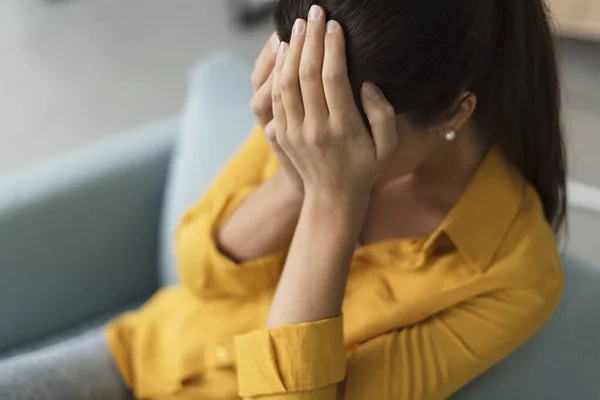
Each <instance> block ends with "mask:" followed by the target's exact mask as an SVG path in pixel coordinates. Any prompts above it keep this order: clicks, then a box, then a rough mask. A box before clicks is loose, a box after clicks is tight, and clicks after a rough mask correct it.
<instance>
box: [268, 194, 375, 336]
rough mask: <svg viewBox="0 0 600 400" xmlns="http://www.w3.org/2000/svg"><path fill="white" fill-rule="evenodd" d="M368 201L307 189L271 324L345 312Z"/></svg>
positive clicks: (302, 321)
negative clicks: (310, 192) (311, 192)
mask: <svg viewBox="0 0 600 400" xmlns="http://www.w3.org/2000/svg"><path fill="white" fill-rule="evenodd" d="M366 205H367V201H366V200H363V199H361V200H359V201H352V202H348V201H347V199H332V198H329V199H324V198H319V197H317V196H311V195H307V197H306V199H305V201H304V204H303V206H302V212H301V215H300V219H299V221H298V226H297V228H296V232H295V235H294V238H293V241H292V245H291V247H290V252H289V254H288V258H287V261H286V264H285V267H284V271H283V274H282V276H281V279H280V281H279V286H278V288H277V292H276V294H275V298H274V300H273V303H272V306H271V312H270V315H269V318H268V321H267V328H272V327H276V326H280V325H285V324H299V323H304V322H311V321H319V320H323V319H328V318H334V317H337V316H339V315H340V314H341V309H342V302H343V299H344V291H345V287H346V281H347V277H348V272H349V269H350V262H351V259H352V254H353V253H354V249H355V246H356V240H357V238H358V235H359V233H360V229H361V225H362V221H363V219H364V214H365V210H366Z"/></svg>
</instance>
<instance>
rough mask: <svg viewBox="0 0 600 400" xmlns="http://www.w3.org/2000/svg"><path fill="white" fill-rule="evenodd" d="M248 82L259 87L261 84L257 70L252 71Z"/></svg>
mask: <svg viewBox="0 0 600 400" xmlns="http://www.w3.org/2000/svg"><path fill="white" fill-rule="evenodd" d="M250 82H252V85H253V86H254V87H259V86H260V85H261V84H262V82H261V81H260V76H259V74H258V72H256V71H255V72H253V73H252V75H251V76H250Z"/></svg>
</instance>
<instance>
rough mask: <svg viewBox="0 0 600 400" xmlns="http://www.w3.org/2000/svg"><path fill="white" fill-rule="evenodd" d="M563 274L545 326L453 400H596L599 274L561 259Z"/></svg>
mask: <svg viewBox="0 0 600 400" xmlns="http://www.w3.org/2000/svg"><path fill="white" fill-rule="evenodd" d="M563 269H564V275H565V289H564V293H563V298H562V301H561V303H560V305H559V307H558V309H557V311H556V313H555V314H554V316H553V317H552V318H551V319H550V321H549V322H548V324H546V326H544V327H543V328H542V329H541V330H540V331H539V332H538V333H537V334H536V335H535V336H534V337H533V338H532V339H531V340H530V341H529V342H527V343H525V345H523V346H522V347H521V348H519V349H518V350H517V351H516V352H515V353H513V354H512V355H510V356H509V357H508V358H506V359H505V360H504V361H502V362H500V363H499V364H498V365H496V366H495V367H493V368H492V369H491V370H490V371H488V372H487V373H485V374H484V375H483V376H481V377H480V378H479V379H477V380H475V381H474V382H472V383H471V384H470V385H468V386H467V387H465V388H464V389H463V390H462V391H460V393H458V394H457V395H455V396H454V397H453V399H455V400H480V399H486V400H507V399H519V400H520V399H527V400H567V399H577V400H599V399H600V268H598V267H592V266H590V265H587V264H585V263H583V262H581V261H578V260H577V259H574V258H572V257H565V258H564V267H563Z"/></svg>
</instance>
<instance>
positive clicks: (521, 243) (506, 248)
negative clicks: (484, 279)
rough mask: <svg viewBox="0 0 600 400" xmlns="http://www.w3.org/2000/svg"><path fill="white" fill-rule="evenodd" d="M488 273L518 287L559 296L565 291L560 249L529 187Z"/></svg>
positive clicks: (535, 194)
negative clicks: (505, 279) (503, 278)
mask: <svg viewBox="0 0 600 400" xmlns="http://www.w3.org/2000/svg"><path fill="white" fill-rule="evenodd" d="M487 273H489V274H491V275H498V276H504V277H507V278H508V280H509V281H510V285H512V286H514V287H520V288H523V289H525V288H529V289H530V290H534V291H535V290H540V291H547V290H551V291H552V292H555V293H556V294H557V295H560V292H561V291H562V283H563V275H562V266H561V259H560V255H559V245H558V242H557V239H556V236H555V234H554V232H553V230H552V227H551V226H550V224H549V223H548V221H547V220H546V218H545V216H544V212H543V207H542V204H541V201H540V199H539V196H538V195H537V192H536V191H535V189H534V188H533V187H531V186H530V185H528V184H526V185H524V188H523V196H522V198H521V204H520V206H519V208H518V211H517V213H516V214H515V217H514V219H513V221H512V222H511V224H510V226H509V228H508V230H507V232H506V235H505V237H504V240H502V242H501V243H500V246H499V247H498V249H497V253H496V255H495V256H494V259H493V261H492V262H491V263H490V266H489V268H488V271H487Z"/></svg>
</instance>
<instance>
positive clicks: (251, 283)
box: [176, 187, 287, 297]
mask: <svg viewBox="0 0 600 400" xmlns="http://www.w3.org/2000/svg"><path fill="white" fill-rule="evenodd" d="M254 189H255V188H254V187H247V188H244V189H242V190H239V191H237V192H236V193H234V194H228V195H223V196H221V198H219V199H217V201H216V202H215V205H214V206H213V207H212V209H211V210H210V211H207V212H204V213H202V214H200V215H193V214H188V215H186V216H185V217H184V219H183V221H182V223H181V225H180V228H179V230H178V233H177V241H176V242H177V243H176V247H177V261H178V266H179V274H180V277H181V282H182V283H183V285H184V286H185V287H186V288H188V289H189V290H191V292H192V293H193V294H195V295H197V296H199V297H212V296H222V295H231V296H242V297H243V296H251V295H254V294H259V293H263V292H265V291H266V290H267V289H268V288H272V287H274V286H275V285H276V284H277V281H278V280H279V276H280V273H281V268H282V265H283V262H284V260H285V257H286V255H287V249H284V250H282V251H279V252H276V253H272V254H269V255H267V256H264V257H260V258H257V259H253V260H249V261H245V262H243V263H236V262H234V261H233V260H231V259H230V258H229V257H227V256H226V255H224V254H223V253H222V252H221V251H220V250H219V248H218V246H217V243H216V240H215V234H216V229H218V228H219V227H220V226H221V223H222V222H223V221H224V220H226V219H227V218H228V217H229V215H230V214H231V213H233V211H235V209H236V208H237V207H238V206H239V204H240V203H241V202H242V201H243V200H244V199H245V198H246V197H247V196H248V195H249V194H250V193H252V192H253V191H254Z"/></svg>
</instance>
